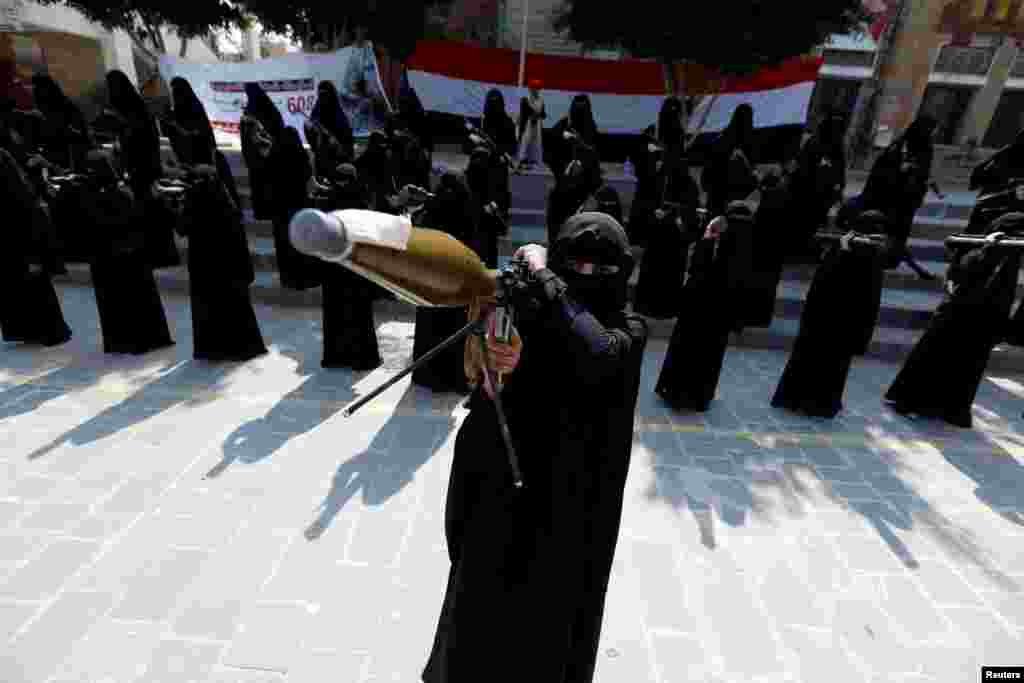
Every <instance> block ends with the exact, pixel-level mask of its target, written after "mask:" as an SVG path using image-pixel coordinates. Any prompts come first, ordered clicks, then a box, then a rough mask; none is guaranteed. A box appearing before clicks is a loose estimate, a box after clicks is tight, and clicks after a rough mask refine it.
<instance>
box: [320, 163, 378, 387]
mask: <svg viewBox="0 0 1024 683" xmlns="http://www.w3.org/2000/svg"><path fill="white" fill-rule="evenodd" d="M317 208H318V209H320V210H321V211H340V210H342V209H367V208H369V207H368V199H367V192H366V188H365V187H364V186H363V185H362V183H361V182H360V180H359V172H358V171H357V170H356V167H355V166H353V165H352V164H342V165H341V166H339V167H338V168H336V169H335V171H334V173H333V174H332V176H331V191H330V193H329V194H327V195H325V196H324V197H323V203H320V204H319V205H318V206H317ZM320 268H321V270H322V271H323V283H324V285H323V325H324V351H323V358H322V360H321V361H320V365H321V367H324V368H351V369H352V370H355V371H357V372H362V371H367V370H373V369H374V368H376V367H378V366H379V365H380V364H381V362H382V360H381V357H380V346H379V344H378V342H377V324H376V322H375V319H374V316H373V302H374V300H375V299H378V298H380V295H381V289H380V288H379V287H378V286H377V285H375V284H373V283H372V282H370V281H369V280H367V279H366V278H364V277H362V276H361V275H356V274H355V273H353V272H352V271H350V270H348V269H347V268H345V267H344V266H342V265H340V264H337V263H327V262H321V263H320Z"/></svg>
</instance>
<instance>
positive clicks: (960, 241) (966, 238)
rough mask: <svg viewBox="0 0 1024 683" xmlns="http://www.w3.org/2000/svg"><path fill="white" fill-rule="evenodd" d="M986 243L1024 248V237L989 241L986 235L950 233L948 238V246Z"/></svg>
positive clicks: (981, 244) (976, 245) (980, 245)
mask: <svg viewBox="0 0 1024 683" xmlns="http://www.w3.org/2000/svg"><path fill="white" fill-rule="evenodd" d="M986 244H996V245H998V246H1000V247H1011V248H1014V249H1024V237H1009V238H1006V239H1001V240H998V241H996V242H994V243H993V242H989V241H988V240H987V239H986V238H985V236H984V235H963V234H957V235H950V236H949V237H947V238H946V246H947V247H983V246H985V245H986Z"/></svg>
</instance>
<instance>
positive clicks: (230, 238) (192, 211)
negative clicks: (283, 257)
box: [179, 165, 267, 363]
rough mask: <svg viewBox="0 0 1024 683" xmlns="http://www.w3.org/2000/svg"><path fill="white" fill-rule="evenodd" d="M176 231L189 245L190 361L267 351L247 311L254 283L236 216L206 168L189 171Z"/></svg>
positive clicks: (237, 212) (217, 179) (222, 187)
mask: <svg viewBox="0 0 1024 683" xmlns="http://www.w3.org/2000/svg"><path fill="white" fill-rule="evenodd" d="M189 179H190V181H191V184H192V187H191V188H190V189H189V191H188V195H187V198H186V210H185V215H184V217H183V220H182V221H181V224H180V227H179V231H180V232H181V235H182V236H183V237H187V238H188V241H189V245H188V246H189V257H188V284H189V296H190V301H191V307H192V337H193V344H192V346H193V357H194V358H195V359H196V360H205V361H227V362H236V363H242V362H245V361H248V360H251V359H253V358H257V357H258V356H262V355H264V354H266V353H267V347H266V346H265V345H264V344H263V336H262V334H261V333H260V326H259V322H257V320H256V313H255V312H254V311H253V308H252V300H251V299H250V295H249V287H250V286H251V285H252V283H253V282H254V281H255V279H256V273H255V272H254V270H253V267H252V257H251V256H250V255H249V242H248V240H247V239H246V237H245V227H244V226H243V224H242V212H241V211H240V210H239V208H238V206H237V205H236V204H235V203H234V200H233V199H232V197H231V193H230V192H229V191H228V188H227V185H225V183H224V181H223V180H222V179H221V177H220V175H219V174H218V173H217V170H216V169H215V168H214V167H213V166H211V165H203V166H197V167H195V168H192V169H191V170H190V172H189Z"/></svg>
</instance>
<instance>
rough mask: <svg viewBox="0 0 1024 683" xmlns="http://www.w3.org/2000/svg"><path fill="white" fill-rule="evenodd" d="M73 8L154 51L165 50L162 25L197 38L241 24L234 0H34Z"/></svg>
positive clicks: (182, 34) (179, 33) (242, 17)
mask: <svg viewBox="0 0 1024 683" xmlns="http://www.w3.org/2000/svg"><path fill="white" fill-rule="evenodd" d="M38 1H39V2H40V4H43V5H64V6H66V7H70V8H72V9H76V10H78V11H79V12H81V13H82V14H84V15H85V16H86V18H88V19H90V20H92V21H95V22H96V23H98V24H100V25H102V26H103V27H105V28H107V29H121V30H123V31H126V32H127V33H129V34H131V35H132V36H133V37H134V38H136V39H137V40H139V41H140V42H142V43H143V44H145V45H146V46H147V47H149V48H150V49H152V50H154V51H155V52H158V53H164V52H166V51H167V46H166V45H165V43H164V39H163V33H162V31H163V29H166V28H170V29H172V30H174V31H175V32H176V33H177V34H178V35H180V36H181V37H182V38H186V39H187V38H200V37H203V36H206V35H208V34H209V33H210V31H212V30H214V29H218V28H228V27H230V26H238V25H243V24H244V23H245V18H244V16H243V14H242V11H241V9H240V8H239V7H238V5H237V4H236V3H231V2H227V1H226V0H175V1H173V2H171V1H168V0H38Z"/></svg>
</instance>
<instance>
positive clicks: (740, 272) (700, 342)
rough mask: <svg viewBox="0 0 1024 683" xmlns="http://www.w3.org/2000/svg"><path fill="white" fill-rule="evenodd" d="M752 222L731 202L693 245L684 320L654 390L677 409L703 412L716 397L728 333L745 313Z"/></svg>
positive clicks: (682, 305) (741, 207)
mask: <svg viewBox="0 0 1024 683" xmlns="http://www.w3.org/2000/svg"><path fill="white" fill-rule="evenodd" d="M753 220H754V216H753V212H752V210H751V208H750V207H749V206H748V205H747V204H745V203H743V202H734V203H732V204H730V205H729V207H728V209H727V212H726V215H725V216H724V217H722V216H719V217H718V218H716V219H715V220H713V221H712V222H711V223H710V224H709V225H708V227H707V230H706V231H705V232H704V235H703V238H702V239H700V240H699V241H698V242H697V243H696V244H695V245H694V246H693V250H692V251H693V254H692V256H691V259H690V275H689V278H688V279H687V281H686V285H685V287H684V289H683V296H682V297H681V302H680V305H679V310H680V311H685V312H686V316H685V317H681V318H680V319H679V321H678V322H677V323H676V326H675V329H674V330H673V332H672V339H671V341H670V342H669V347H668V354H667V355H666V356H665V363H664V365H662V368H661V374H660V375H659V376H658V383H657V384H656V385H655V388H654V391H655V393H657V394H658V395H659V396H661V397H662V398H663V399H665V401H666V402H667V403H668V404H669V405H671V406H672V407H673V408H674V409H676V410H680V411H684V410H692V411H696V412H704V411H706V410H707V409H708V406H709V405H710V404H711V401H713V400H714V398H715V392H716V391H717V389H718V380H719V377H720V375H721V374H722V364H723V362H724V360H725V351H726V348H727V347H728V345H729V333H730V332H732V331H733V330H734V329H735V328H736V327H737V326H738V325H737V322H738V320H739V319H740V317H741V316H742V315H743V313H744V309H743V303H744V301H743V298H742V297H743V294H744V293H745V290H744V288H743V283H742V278H743V276H744V275H745V274H746V273H748V272H749V269H750V263H749V242H750V239H751V230H752V226H753Z"/></svg>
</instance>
